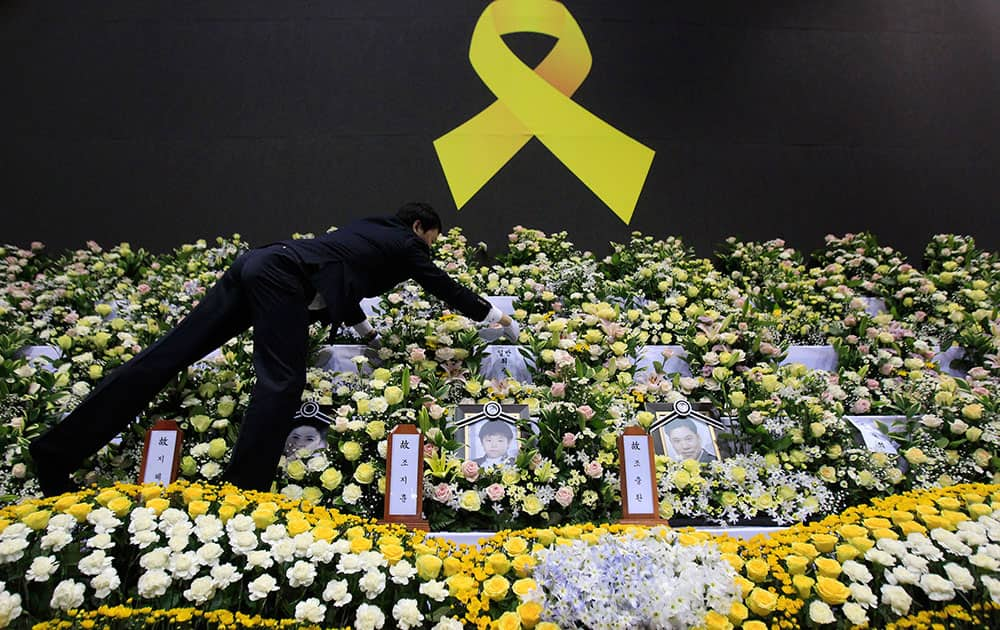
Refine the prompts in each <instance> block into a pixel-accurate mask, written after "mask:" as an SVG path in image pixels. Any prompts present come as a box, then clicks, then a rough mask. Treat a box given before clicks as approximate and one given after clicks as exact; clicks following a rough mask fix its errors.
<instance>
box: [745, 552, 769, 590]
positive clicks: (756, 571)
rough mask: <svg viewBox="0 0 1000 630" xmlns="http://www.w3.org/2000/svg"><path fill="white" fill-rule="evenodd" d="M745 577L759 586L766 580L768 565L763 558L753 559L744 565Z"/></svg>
mask: <svg viewBox="0 0 1000 630" xmlns="http://www.w3.org/2000/svg"><path fill="white" fill-rule="evenodd" d="M746 570H747V577H748V578H750V579H751V580H753V581H754V582H757V583H758V584H760V583H761V582H763V581H764V580H766V579H767V574H768V565H767V560H764V559H763V558H754V559H752V560H750V561H749V562H747V563H746Z"/></svg>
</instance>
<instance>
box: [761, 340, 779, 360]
mask: <svg viewBox="0 0 1000 630" xmlns="http://www.w3.org/2000/svg"><path fill="white" fill-rule="evenodd" d="M760 352H761V354H763V355H764V356H766V357H773V356H777V355H778V354H779V353H780V352H781V350H780V349H779V348H778V347H777V346H775V345H774V344H771V343H768V342H766V341H765V342H763V343H761V344H760Z"/></svg>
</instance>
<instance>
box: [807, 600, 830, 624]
mask: <svg viewBox="0 0 1000 630" xmlns="http://www.w3.org/2000/svg"><path fill="white" fill-rule="evenodd" d="M809 618H810V619H812V621H813V622H814V623H818V624H821V625H822V624H827V623H833V622H834V621H836V619H835V618H834V616H833V611H832V610H830V606H829V605H828V604H827V603H826V602H824V601H821V600H818V599H816V600H813V601H812V602H810V603H809Z"/></svg>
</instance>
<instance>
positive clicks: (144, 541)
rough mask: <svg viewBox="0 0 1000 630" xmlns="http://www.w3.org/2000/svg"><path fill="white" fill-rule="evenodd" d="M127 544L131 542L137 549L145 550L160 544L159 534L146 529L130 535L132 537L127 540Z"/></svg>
mask: <svg viewBox="0 0 1000 630" xmlns="http://www.w3.org/2000/svg"><path fill="white" fill-rule="evenodd" d="M129 542H131V543H132V544H133V545H135V546H136V547H138V548H139V549H145V548H147V547H149V546H150V545H155V544H156V543H158V542H160V534H159V532H157V531H156V530H155V529H148V530H144V531H141V532H136V533H134V534H132V537H131V538H130V539H129Z"/></svg>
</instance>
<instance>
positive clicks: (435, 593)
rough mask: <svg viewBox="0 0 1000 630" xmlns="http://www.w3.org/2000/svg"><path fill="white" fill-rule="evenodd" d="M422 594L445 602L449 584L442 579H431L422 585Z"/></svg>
mask: <svg viewBox="0 0 1000 630" xmlns="http://www.w3.org/2000/svg"><path fill="white" fill-rule="evenodd" d="M420 594H421V595H425V596H427V597H430V598H431V599H433V600H434V601H436V602H443V601H444V600H445V598H446V597H448V585H447V584H445V583H444V582H443V581H441V580H431V581H430V582H424V583H423V584H421V585H420Z"/></svg>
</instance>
